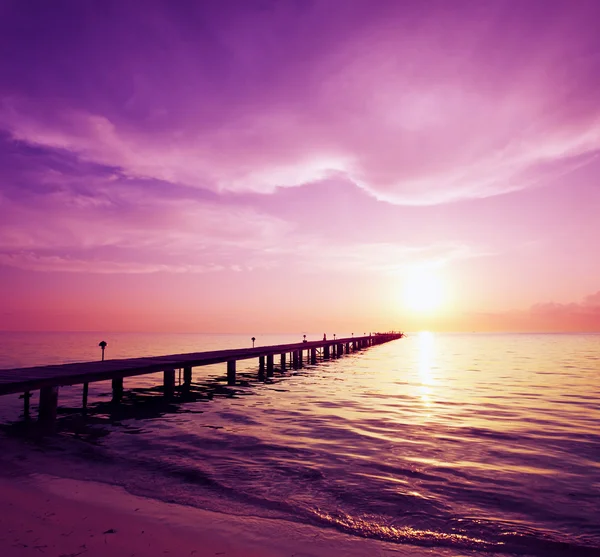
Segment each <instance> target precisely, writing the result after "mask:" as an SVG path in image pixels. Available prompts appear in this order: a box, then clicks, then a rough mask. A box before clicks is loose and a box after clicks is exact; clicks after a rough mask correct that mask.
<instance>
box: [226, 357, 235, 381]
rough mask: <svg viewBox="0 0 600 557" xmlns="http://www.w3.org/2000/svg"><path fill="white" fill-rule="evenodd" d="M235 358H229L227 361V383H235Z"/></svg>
mask: <svg viewBox="0 0 600 557" xmlns="http://www.w3.org/2000/svg"><path fill="white" fill-rule="evenodd" d="M235 376H236V371H235V360H229V361H228V362H227V384H228V385H235Z"/></svg>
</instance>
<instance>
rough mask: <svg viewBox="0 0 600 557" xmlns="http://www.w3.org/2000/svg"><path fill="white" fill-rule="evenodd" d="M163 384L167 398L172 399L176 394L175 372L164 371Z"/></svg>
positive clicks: (171, 370)
mask: <svg viewBox="0 0 600 557" xmlns="http://www.w3.org/2000/svg"><path fill="white" fill-rule="evenodd" d="M163 383H164V393H165V398H171V397H172V396H173V393H175V370H174V369H165V370H164V371H163Z"/></svg>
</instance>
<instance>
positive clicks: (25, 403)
mask: <svg viewBox="0 0 600 557" xmlns="http://www.w3.org/2000/svg"><path fill="white" fill-rule="evenodd" d="M19 398H22V399H23V418H25V419H26V420H28V419H29V408H30V400H31V392H30V391H25V392H24V393H23V395H22V396H21V397H19Z"/></svg>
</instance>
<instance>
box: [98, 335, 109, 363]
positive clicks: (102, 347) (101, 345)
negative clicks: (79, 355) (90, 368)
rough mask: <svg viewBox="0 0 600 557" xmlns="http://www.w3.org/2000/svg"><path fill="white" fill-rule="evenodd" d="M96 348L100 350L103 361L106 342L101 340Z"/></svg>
mask: <svg viewBox="0 0 600 557" xmlns="http://www.w3.org/2000/svg"><path fill="white" fill-rule="evenodd" d="M98 346H99V347H100V348H101V349H102V361H104V349H105V348H106V346H107V342H106V341H104V340H102V341H100V343H99V344H98Z"/></svg>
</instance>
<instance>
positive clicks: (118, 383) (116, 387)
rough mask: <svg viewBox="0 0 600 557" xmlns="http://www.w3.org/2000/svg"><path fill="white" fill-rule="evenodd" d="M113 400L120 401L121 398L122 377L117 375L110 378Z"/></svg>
mask: <svg viewBox="0 0 600 557" xmlns="http://www.w3.org/2000/svg"><path fill="white" fill-rule="evenodd" d="M112 392H113V397H112V399H113V402H120V401H121V399H122V398H123V378H122V377H118V378H116V379H113V380H112Z"/></svg>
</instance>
